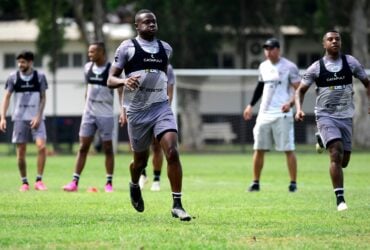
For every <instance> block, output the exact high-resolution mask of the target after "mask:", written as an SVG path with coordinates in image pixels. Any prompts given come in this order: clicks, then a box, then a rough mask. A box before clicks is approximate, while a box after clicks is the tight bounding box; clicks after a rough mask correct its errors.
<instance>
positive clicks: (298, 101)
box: [295, 83, 309, 121]
mask: <svg viewBox="0 0 370 250" xmlns="http://www.w3.org/2000/svg"><path fill="white" fill-rule="evenodd" d="M308 88H309V86H307V85H305V84H302V83H301V84H300V85H299V87H298V89H297V90H296V92H295V106H296V115H295V119H296V120H297V121H303V119H304V116H305V113H304V112H303V110H302V104H303V100H304V95H305V94H306V92H307V90H308Z"/></svg>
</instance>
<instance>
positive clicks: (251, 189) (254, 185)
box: [248, 182, 260, 192]
mask: <svg viewBox="0 0 370 250" xmlns="http://www.w3.org/2000/svg"><path fill="white" fill-rule="evenodd" d="M258 191H260V184H258V183H255V182H253V183H252V184H251V185H250V186H249V188H248V192H258Z"/></svg>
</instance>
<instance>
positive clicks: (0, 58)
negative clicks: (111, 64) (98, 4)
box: [0, 21, 135, 116]
mask: <svg viewBox="0 0 370 250" xmlns="http://www.w3.org/2000/svg"><path fill="white" fill-rule="evenodd" d="M104 32H105V34H106V38H107V44H106V47H107V51H108V59H109V60H112V59H113V57H114V56H113V55H114V52H115V49H116V48H117V47H118V45H119V44H120V43H121V42H122V41H123V40H125V39H129V38H132V37H133V36H135V31H134V30H133V29H132V27H131V25H129V24H106V25H104ZM37 35H38V27H37V24H36V22H35V21H10V22H0V84H4V83H5V80H6V79H7V77H8V76H9V74H10V73H11V72H13V71H14V70H16V59H15V58H16V55H17V54H18V53H19V52H20V51H21V50H24V49H27V50H31V51H33V52H35V53H36V47H35V46H36V45H35V41H36V38H37ZM49 60H50V59H49V58H47V57H45V58H43V59H42V61H41V58H40V57H37V55H36V56H35V62H34V64H35V68H36V69H38V70H41V71H42V72H44V73H45V74H46V77H47V80H48V83H49V90H48V91H47V100H48V101H47V105H46V108H45V114H46V115H47V116H48V115H52V114H53V112H54V111H53V102H52V101H51V100H53V96H52V95H53V87H54V86H53V78H52V75H51V72H50V71H49V69H48V66H47V65H48V62H49ZM86 61H87V51H86V47H85V45H84V43H83V42H82V41H81V38H80V32H79V30H78V27H77V25H76V24H75V23H74V22H71V23H70V24H69V25H67V26H66V28H65V45H64V47H63V51H62V53H61V55H60V57H59V68H58V70H57V75H56V85H57V87H56V91H55V92H56V94H57V98H56V107H57V110H56V113H57V114H58V115H81V112H82V108H83V105H84V101H85V100H84V92H85V85H84V74H83V65H84V64H85V63H86ZM3 92H4V87H1V88H0V98H2V95H3Z"/></svg>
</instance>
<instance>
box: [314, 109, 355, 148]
mask: <svg viewBox="0 0 370 250" xmlns="http://www.w3.org/2000/svg"><path fill="white" fill-rule="evenodd" d="M316 123H317V129H318V131H319V133H320V136H321V139H322V142H323V143H324V146H325V148H326V147H327V144H328V142H330V141H332V140H335V139H339V140H341V141H342V143H343V149H344V150H345V151H351V150H352V118H345V119H338V118H332V117H327V116H321V117H316Z"/></svg>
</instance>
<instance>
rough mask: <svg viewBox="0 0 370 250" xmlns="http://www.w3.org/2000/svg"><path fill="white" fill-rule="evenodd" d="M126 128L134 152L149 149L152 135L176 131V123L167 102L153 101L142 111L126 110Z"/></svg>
mask: <svg viewBox="0 0 370 250" xmlns="http://www.w3.org/2000/svg"><path fill="white" fill-rule="evenodd" d="M127 121H128V123H127V129H128V135H129V138H130V143H131V148H132V150H133V151H135V152H142V151H145V150H147V149H149V147H150V144H151V143H152V140H153V136H155V137H157V136H158V135H160V134H162V133H163V132H165V131H169V130H170V131H176V132H177V124H176V121H175V117H174V115H173V112H172V110H171V107H170V105H169V104H168V102H160V103H155V104H153V105H152V106H150V107H149V108H148V109H146V110H143V111H135V112H130V111H128V112H127Z"/></svg>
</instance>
